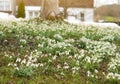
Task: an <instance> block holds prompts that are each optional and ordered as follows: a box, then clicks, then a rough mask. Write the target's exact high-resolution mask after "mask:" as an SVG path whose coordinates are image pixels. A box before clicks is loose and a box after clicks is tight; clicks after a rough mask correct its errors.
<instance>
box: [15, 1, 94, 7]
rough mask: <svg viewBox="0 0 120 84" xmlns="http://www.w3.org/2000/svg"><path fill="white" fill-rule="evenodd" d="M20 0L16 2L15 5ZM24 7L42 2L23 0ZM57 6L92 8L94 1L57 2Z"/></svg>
mask: <svg viewBox="0 0 120 84" xmlns="http://www.w3.org/2000/svg"><path fill="white" fill-rule="evenodd" d="M20 1H21V0H16V2H17V5H18V4H19V2H20ZM24 2H25V5H26V6H40V5H41V4H42V0H24ZM59 5H60V6H62V7H64V6H66V7H82V8H93V6H94V0H59Z"/></svg>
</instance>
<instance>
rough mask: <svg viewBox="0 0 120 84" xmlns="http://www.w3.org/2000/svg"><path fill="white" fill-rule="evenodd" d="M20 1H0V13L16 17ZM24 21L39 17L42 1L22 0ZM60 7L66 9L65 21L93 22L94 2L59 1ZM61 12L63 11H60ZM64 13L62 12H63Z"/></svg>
mask: <svg viewBox="0 0 120 84" xmlns="http://www.w3.org/2000/svg"><path fill="white" fill-rule="evenodd" d="M20 1H21V0H0V11H2V12H8V13H10V14H13V15H16V11H17V10H16V9H17V6H18V4H19V3H20ZM24 2H25V12H26V19H30V18H35V17H38V16H39V15H40V8H41V7H40V6H41V3H42V0H24ZM59 5H60V7H62V8H64V7H67V11H66V12H67V15H68V17H67V19H69V18H74V19H75V20H78V21H86V22H93V21H94V0H60V3H59ZM62 11H63V10H62ZM63 12H64V11H63Z"/></svg>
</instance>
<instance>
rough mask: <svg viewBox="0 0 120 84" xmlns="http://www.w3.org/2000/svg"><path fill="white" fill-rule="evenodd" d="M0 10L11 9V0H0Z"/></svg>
mask: <svg viewBox="0 0 120 84" xmlns="http://www.w3.org/2000/svg"><path fill="white" fill-rule="evenodd" d="M0 10H5V11H8V10H11V0H0Z"/></svg>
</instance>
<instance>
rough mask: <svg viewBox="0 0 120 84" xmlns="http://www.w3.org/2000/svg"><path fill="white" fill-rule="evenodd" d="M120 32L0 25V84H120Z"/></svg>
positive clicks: (30, 23)
mask: <svg viewBox="0 0 120 84" xmlns="http://www.w3.org/2000/svg"><path fill="white" fill-rule="evenodd" d="M119 32H120V29H119V28H97V27H94V26H78V25H72V24H68V23H65V22H51V21H39V22H36V21H22V22H8V23H7V22H1V23H0V84H26V83H27V84H120V82H119V80H120V66H119V65H120V61H119V60H120V53H119V51H120V44H119V43H120V34H119Z"/></svg>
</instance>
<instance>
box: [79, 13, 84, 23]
mask: <svg viewBox="0 0 120 84" xmlns="http://www.w3.org/2000/svg"><path fill="white" fill-rule="evenodd" d="M80 17H81V21H84V13H80Z"/></svg>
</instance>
